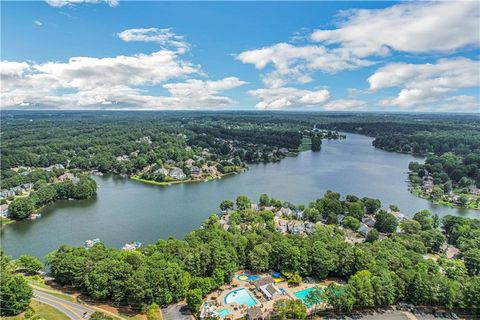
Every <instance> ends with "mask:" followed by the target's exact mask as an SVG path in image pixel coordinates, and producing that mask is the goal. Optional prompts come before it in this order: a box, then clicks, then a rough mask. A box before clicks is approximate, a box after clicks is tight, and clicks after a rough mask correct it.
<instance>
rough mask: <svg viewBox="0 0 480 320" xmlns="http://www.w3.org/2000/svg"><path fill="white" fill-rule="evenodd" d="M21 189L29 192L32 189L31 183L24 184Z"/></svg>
mask: <svg viewBox="0 0 480 320" xmlns="http://www.w3.org/2000/svg"><path fill="white" fill-rule="evenodd" d="M21 187H22V188H23V189H24V190H30V189H33V183H31V182H30V183H24V184H22V185H21Z"/></svg>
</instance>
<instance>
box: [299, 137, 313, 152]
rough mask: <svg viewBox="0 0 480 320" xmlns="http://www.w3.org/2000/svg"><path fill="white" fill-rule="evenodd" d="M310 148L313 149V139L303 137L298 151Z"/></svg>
mask: <svg viewBox="0 0 480 320" xmlns="http://www.w3.org/2000/svg"><path fill="white" fill-rule="evenodd" d="M308 150H312V139H310V138H308V137H303V138H302V143H301V144H300V147H299V148H298V151H308Z"/></svg>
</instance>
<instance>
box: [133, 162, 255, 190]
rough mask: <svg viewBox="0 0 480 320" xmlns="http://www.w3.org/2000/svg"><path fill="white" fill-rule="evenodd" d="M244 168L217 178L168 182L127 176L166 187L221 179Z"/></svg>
mask: <svg viewBox="0 0 480 320" xmlns="http://www.w3.org/2000/svg"><path fill="white" fill-rule="evenodd" d="M246 170H248V167H247V168H245V169H243V170H241V171H239V172H229V173H225V174H222V175H221V176H219V177H217V178H213V177H210V176H209V177H207V178H205V179H196V180H194V179H187V180H174V181H168V182H165V181H163V182H159V181H155V180H147V179H142V178H140V177H139V176H137V175H133V176H131V177H129V178H130V179H132V180H135V181H138V182H142V183H147V184H153V185H157V186H162V187H168V186H170V185H173V184H182V183H198V182H209V181H213V180H217V179H222V178H223V177H227V176H232V175H237V174H240V173H243V172H245V171H246ZM205 180H206V181H205Z"/></svg>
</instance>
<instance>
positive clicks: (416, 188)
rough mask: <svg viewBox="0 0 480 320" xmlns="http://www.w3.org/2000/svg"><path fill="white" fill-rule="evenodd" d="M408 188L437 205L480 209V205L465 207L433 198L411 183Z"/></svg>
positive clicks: (415, 194)
mask: <svg viewBox="0 0 480 320" xmlns="http://www.w3.org/2000/svg"><path fill="white" fill-rule="evenodd" d="M408 190H409V191H410V193H411V194H413V195H414V196H416V197H418V198H422V199H425V200H428V201H429V202H431V203H433V204H436V205H440V206H446V207H450V208H455V209H466V210H479V211H480V207H474V206H473V207H471V206H465V207H464V206H461V205H458V204H456V203H453V202H449V201H446V200H443V199H436V198H432V197H431V196H429V195H428V194H426V193H425V192H423V191H421V190H420V189H419V187H418V186H414V185H413V184H411V183H410V185H409V188H408ZM453 194H454V195H458V196H460V194H457V193H453Z"/></svg>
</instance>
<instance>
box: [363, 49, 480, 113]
mask: <svg viewBox="0 0 480 320" xmlns="http://www.w3.org/2000/svg"><path fill="white" fill-rule="evenodd" d="M368 82H369V84H370V89H371V90H378V89H382V88H388V87H400V88H402V89H401V90H400V92H399V93H398V95H397V96H396V97H389V98H386V99H383V100H382V101H380V105H382V106H398V107H404V108H409V107H414V106H418V105H425V104H431V103H435V102H438V101H439V100H440V99H442V98H445V97H446V96H447V95H448V94H451V93H454V92H456V91H458V90H459V89H462V88H471V87H478V86H480V64H479V61H475V60H470V59H467V58H456V59H440V60H438V61H437V63H433V64H431V63H425V64H408V63H392V64H388V65H386V66H384V67H382V68H380V69H378V70H377V71H376V72H375V73H374V74H373V75H372V76H370V77H369V78H368Z"/></svg>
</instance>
